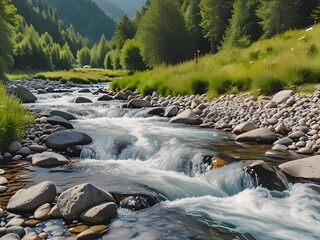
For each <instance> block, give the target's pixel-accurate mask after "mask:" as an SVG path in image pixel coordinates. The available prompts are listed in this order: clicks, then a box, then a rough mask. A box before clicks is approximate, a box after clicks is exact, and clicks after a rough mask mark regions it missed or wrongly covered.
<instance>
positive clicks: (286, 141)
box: [273, 137, 293, 146]
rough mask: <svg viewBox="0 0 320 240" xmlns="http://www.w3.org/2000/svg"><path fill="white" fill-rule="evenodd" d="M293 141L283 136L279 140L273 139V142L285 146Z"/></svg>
mask: <svg viewBox="0 0 320 240" xmlns="http://www.w3.org/2000/svg"><path fill="white" fill-rule="evenodd" d="M292 143H293V140H292V139H291V138H288V137H285V138H280V139H279V140H277V141H275V142H274V143H273V144H274V145H276V144H281V145H285V146H289V145H291V144H292Z"/></svg>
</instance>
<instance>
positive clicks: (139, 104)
mask: <svg viewBox="0 0 320 240" xmlns="http://www.w3.org/2000/svg"><path fill="white" fill-rule="evenodd" d="M143 107H151V103H150V101H148V100H144V99H132V100H130V101H129V102H128V108H143Z"/></svg>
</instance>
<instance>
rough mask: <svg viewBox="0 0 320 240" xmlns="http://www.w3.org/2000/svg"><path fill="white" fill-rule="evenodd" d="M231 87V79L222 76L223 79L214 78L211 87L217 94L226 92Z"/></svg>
mask: <svg viewBox="0 0 320 240" xmlns="http://www.w3.org/2000/svg"><path fill="white" fill-rule="evenodd" d="M231 88H232V81H231V80H230V79H227V78H224V79H216V80H215V81H214V86H213V89H214V90H215V91H216V93H218V94H219V95H220V94H225V93H227V92H228V91H229V90H230V89H231Z"/></svg>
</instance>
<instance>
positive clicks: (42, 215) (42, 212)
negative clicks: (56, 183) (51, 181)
mask: <svg viewBox="0 0 320 240" xmlns="http://www.w3.org/2000/svg"><path fill="white" fill-rule="evenodd" d="M50 210H51V205H50V204H49V203H45V204H43V205H41V206H40V207H38V208H37V210H36V211H35V212H34V217H35V218H36V219H38V220H47V219H49V212H50Z"/></svg>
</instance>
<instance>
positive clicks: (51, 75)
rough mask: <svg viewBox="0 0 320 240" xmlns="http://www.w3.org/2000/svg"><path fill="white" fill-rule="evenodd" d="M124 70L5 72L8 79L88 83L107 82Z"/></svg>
mask: <svg viewBox="0 0 320 240" xmlns="http://www.w3.org/2000/svg"><path fill="white" fill-rule="evenodd" d="M126 74H127V73H126V72H125V71H121V70H118V71H113V70H108V69H99V68H88V69H84V68H75V69H72V70H69V71H53V72H43V71H40V70H30V69H26V70H15V71H14V72H12V73H10V74H7V77H8V79H11V80H16V79H28V78H38V79H51V80H60V79H64V80H67V81H74V82H77V83H90V82H108V81H111V80H112V79H113V78H117V77H122V76H124V75H126Z"/></svg>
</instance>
